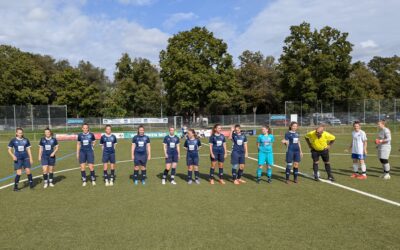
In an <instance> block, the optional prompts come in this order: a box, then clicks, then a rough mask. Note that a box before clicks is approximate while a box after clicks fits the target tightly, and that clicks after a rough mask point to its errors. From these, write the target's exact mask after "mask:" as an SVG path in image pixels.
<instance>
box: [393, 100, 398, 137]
mask: <svg viewBox="0 0 400 250" xmlns="http://www.w3.org/2000/svg"><path fill="white" fill-rule="evenodd" d="M396 102H397V99H396V98H394V117H393V123H394V132H395V133H396V130H397V129H396V128H397V126H396V122H397V110H396V109H397V107H396Z"/></svg>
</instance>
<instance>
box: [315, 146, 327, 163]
mask: <svg viewBox="0 0 400 250" xmlns="http://www.w3.org/2000/svg"><path fill="white" fill-rule="evenodd" d="M319 157H321V158H322V160H323V161H324V162H329V150H328V149H324V150H322V151H317V150H314V149H312V150H311V158H312V159H313V161H314V162H316V161H319Z"/></svg>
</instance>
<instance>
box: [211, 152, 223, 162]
mask: <svg viewBox="0 0 400 250" xmlns="http://www.w3.org/2000/svg"><path fill="white" fill-rule="evenodd" d="M213 154H214V157H215V158H212V157H211V155H210V160H211V161H212V162H216V161H218V162H224V161H225V153H224V152H215V151H213Z"/></svg>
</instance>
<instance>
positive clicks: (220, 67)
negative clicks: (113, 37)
mask: <svg viewBox="0 0 400 250" xmlns="http://www.w3.org/2000/svg"><path fill="white" fill-rule="evenodd" d="M227 47H228V46H227V44H226V43H225V42H223V40H221V39H217V38H215V37H214V35H213V33H212V32H209V31H208V30H207V29H206V28H204V27H203V28H200V27H195V28H193V29H191V30H190V31H184V32H179V33H178V34H176V35H174V36H173V37H172V38H170V39H169V40H168V46H167V49H166V50H162V51H161V53H160V66H161V77H162V79H163V81H164V84H165V91H166V94H167V102H168V107H169V113H170V114H183V115H187V116H191V115H192V114H193V113H197V114H200V115H203V114H205V113H208V112H212V113H224V112H229V111H230V110H231V109H232V108H233V105H232V101H233V100H235V99H236V100H235V102H236V107H234V108H242V107H241V105H242V104H243V103H241V102H240V88H239V86H238V85H237V83H236V81H235V71H234V68H233V62H232V56H231V55H230V54H228V53H227Z"/></svg>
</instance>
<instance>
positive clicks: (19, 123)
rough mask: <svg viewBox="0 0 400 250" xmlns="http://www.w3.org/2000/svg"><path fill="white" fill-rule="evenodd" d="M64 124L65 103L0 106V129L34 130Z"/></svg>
mask: <svg viewBox="0 0 400 250" xmlns="http://www.w3.org/2000/svg"><path fill="white" fill-rule="evenodd" d="M66 125H67V106H66V105H62V106H58V105H29V106H22V105H13V106H0V130H14V129H15V128H16V127H23V128H25V129H28V128H29V129H31V130H36V129H42V128H45V127H52V128H55V127H66Z"/></svg>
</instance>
